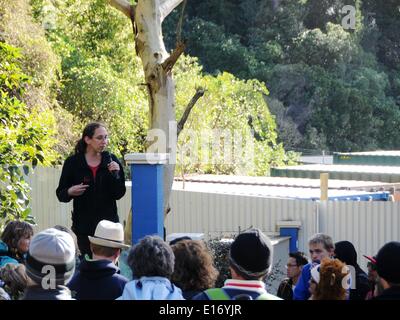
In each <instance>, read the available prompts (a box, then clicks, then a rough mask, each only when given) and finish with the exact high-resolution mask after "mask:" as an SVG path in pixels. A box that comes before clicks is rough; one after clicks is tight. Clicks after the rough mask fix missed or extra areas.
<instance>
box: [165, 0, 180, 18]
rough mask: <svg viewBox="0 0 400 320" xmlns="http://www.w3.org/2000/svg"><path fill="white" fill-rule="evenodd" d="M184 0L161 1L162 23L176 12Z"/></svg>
mask: <svg viewBox="0 0 400 320" xmlns="http://www.w3.org/2000/svg"><path fill="white" fill-rule="evenodd" d="M182 1H183V0H161V1H160V3H161V4H160V12H161V22H162V21H164V19H165V18H166V17H167V16H168V15H169V14H170V13H171V12H172V10H174V9H175V8H176V7H177V6H179V4H180V3H181V2H182Z"/></svg>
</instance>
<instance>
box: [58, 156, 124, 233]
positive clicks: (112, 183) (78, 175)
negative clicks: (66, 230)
mask: <svg viewBox="0 0 400 320" xmlns="http://www.w3.org/2000/svg"><path fill="white" fill-rule="evenodd" d="M111 158H112V160H113V161H115V162H117V163H118V164H119V167H120V171H119V174H118V178H115V177H113V175H112V174H111V173H110V171H109V170H108V168H107V165H108V160H107V157H106V155H105V152H103V153H102V158H101V162H100V165H99V168H98V170H97V173H96V179H95V178H94V177H93V173H92V171H91V170H90V168H89V166H88V164H87V162H86V158H85V155H84V154H83V153H78V154H75V155H73V156H71V157H69V158H67V160H65V162H64V166H63V169H62V173H61V177H60V182H59V185H58V188H57V190H56V194H57V198H58V200H60V201H61V202H69V201H71V199H73V212H72V230H73V231H74V232H75V233H76V234H81V235H93V234H94V231H95V229H96V226H97V224H98V223H99V221H101V220H109V221H112V222H119V218H118V213H117V202H116V200H119V199H121V198H122V197H123V196H124V194H125V192H126V188H125V179H124V171H123V168H122V165H121V163H120V162H119V161H118V159H117V158H116V157H115V156H114V155H111ZM81 183H84V184H88V185H89V187H88V188H87V189H86V190H85V192H84V193H83V194H82V195H80V196H77V197H71V196H69V195H68V189H69V188H70V187H72V186H73V185H77V184H81Z"/></svg>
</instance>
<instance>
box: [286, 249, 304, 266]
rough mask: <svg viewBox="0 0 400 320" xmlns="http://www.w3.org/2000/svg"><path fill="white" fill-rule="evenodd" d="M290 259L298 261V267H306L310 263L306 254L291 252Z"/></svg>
mask: <svg viewBox="0 0 400 320" xmlns="http://www.w3.org/2000/svg"><path fill="white" fill-rule="evenodd" d="M289 257H290V258H293V259H295V260H296V264H297V266H298V267H301V266H304V265H306V264H307V263H308V260H307V256H306V255H305V254H304V252H300V251H297V252H291V253H289Z"/></svg>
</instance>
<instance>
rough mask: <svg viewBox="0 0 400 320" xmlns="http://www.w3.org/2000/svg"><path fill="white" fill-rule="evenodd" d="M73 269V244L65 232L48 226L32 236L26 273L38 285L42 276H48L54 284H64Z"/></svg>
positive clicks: (69, 277)
mask: <svg viewBox="0 0 400 320" xmlns="http://www.w3.org/2000/svg"><path fill="white" fill-rule="evenodd" d="M74 271H75V244H74V240H73V239H72V237H71V236H70V235H69V234H68V233H67V232H64V231H60V230H57V229H54V228H50V229H46V230H43V231H41V232H39V233H38V234H36V235H35V236H34V237H33V238H32V241H31V245H30V247H29V252H28V257H27V260H26V273H27V275H28V276H29V278H31V279H32V280H33V281H34V282H35V283H36V284H39V285H40V284H41V283H42V280H43V278H45V277H46V279H48V278H49V277H50V279H49V280H50V281H51V280H54V281H55V284H56V285H64V284H66V283H67V282H68V281H69V280H70V279H71V277H72V276H73V274H74ZM54 278H55V279H54ZM50 281H49V282H50ZM50 283H51V282H50Z"/></svg>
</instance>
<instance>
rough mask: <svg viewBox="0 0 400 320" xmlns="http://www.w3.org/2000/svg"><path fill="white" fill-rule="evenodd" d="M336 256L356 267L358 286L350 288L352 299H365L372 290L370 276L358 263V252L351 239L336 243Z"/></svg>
mask: <svg viewBox="0 0 400 320" xmlns="http://www.w3.org/2000/svg"><path fill="white" fill-rule="evenodd" d="M335 257H336V258H337V259H339V260H340V261H342V262H344V263H346V264H347V265H348V266H352V267H354V270H355V273H356V274H355V278H356V287H355V289H350V298H349V299H350V300H365V299H366V297H367V294H368V291H369V290H370V287H369V282H368V276H367V274H366V273H365V272H364V271H363V270H362V269H361V268H360V266H359V265H358V263H357V252H356V249H355V248H354V246H353V244H352V243H351V242H349V241H340V242H337V243H335Z"/></svg>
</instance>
